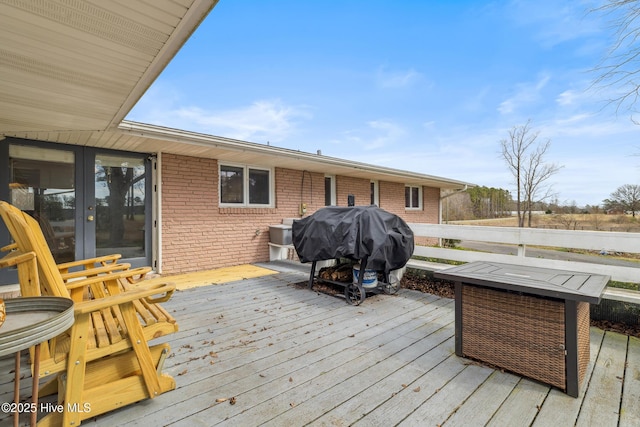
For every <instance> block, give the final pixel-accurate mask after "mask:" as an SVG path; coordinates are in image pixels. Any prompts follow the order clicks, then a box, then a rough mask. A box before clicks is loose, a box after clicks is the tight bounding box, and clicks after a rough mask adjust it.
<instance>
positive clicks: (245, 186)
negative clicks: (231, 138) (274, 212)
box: [218, 162, 276, 208]
mask: <svg viewBox="0 0 640 427" xmlns="http://www.w3.org/2000/svg"><path fill="white" fill-rule="evenodd" d="M223 166H231V167H234V168H242V169H243V181H242V189H243V196H244V202H243V203H223V202H222V189H221V188H220V172H221V169H222V167H223ZM249 169H258V170H264V171H268V172H269V203H268V204H259V203H249ZM274 189H275V173H274V169H273V168H269V167H265V166H257V165H244V164H240V163H229V162H218V206H220V207H221V208H273V207H275V205H276V203H275V191H274Z"/></svg>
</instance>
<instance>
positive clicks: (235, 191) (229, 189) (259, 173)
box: [219, 165, 273, 207]
mask: <svg viewBox="0 0 640 427" xmlns="http://www.w3.org/2000/svg"><path fill="white" fill-rule="evenodd" d="M219 176H220V205H226V206H254V207H255V206H265V207H270V206H273V195H272V194H273V180H272V178H271V177H272V171H271V170H270V169H263V168H258V167H253V166H238V165H220V175H219Z"/></svg>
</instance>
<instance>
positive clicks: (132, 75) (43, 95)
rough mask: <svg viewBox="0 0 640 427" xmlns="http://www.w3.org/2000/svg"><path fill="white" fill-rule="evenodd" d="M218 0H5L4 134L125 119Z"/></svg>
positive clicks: (99, 126) (109, 124) (0, 101)
mask: <svg viewBox="0 0 640 427" xmlns="http://www.w3.org/2000/svg"><path fill="white" fill-rule="evenodd" d="M216 3H217V0H174V1H147V2H141V1H118V2H116V1H79V0H78V1H53V0H49V1H37V2H36V1H33V0H0V75H1V76H2V79H1V80H2V83H1V85H2V90H1V91H0V93H1V95H0V134H5V135H8V134H11V133H14V132H24V131H27V132H33V131H68V130H73V131H78V130H91V131H104V130H107V129H112V128H114V127H115V126H117V125H118V124H120V122H121V121H122V120H123V119H124V117H125V116H126V115H127V114H128V112H129V111H130V110H131V108H133V106H134V105H135V103H136V102H137V101H138V100H139V99H140V97H141V96H142V95H143V94H144V92H145V91H146V90H147V88H148V87H149V86H150V85H151V83H152V82H153V81H154V80H155V79H156V77H157V76H158V75H159V74H160V72H161V71H162V70H163V69H164V68H165V66H166V65H167V64H168V63H169V61H170V60H171V59H172V58H173V57H174V55H175V54H176V52H178V50H179V49H180V48H181V47H182V45H183V44H184V43H185V42H186V40H187V39H188V38H189V36H190V35H191V34H192V33H193V31H194V30H195V29H196V28H197V27H198V25H199V24H200V22H201V21H202V20H203V19H204V18H205V17H206V16H207V14H208V13H209V12H210V11H211V9H212V8H213V7H214V6H215V5H216Z"/></svg>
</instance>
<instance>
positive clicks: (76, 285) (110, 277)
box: [65, 267, 149, 290]
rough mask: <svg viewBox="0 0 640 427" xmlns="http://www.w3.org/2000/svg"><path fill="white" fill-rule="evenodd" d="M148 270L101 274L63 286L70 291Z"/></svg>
mask: <svg viewBox="0 0 640 427" xmlns="http://www.w3.org/2000/svg"><path fill="white" fill-rule="evenodd" d="M148 270H149V267H139V268H134V269H133V270H123V271H115V272H110V273H107V274H101V275H99V276H91V277H86V278H83V279H79V280H74V281H72V282H67V283H65V285H66V286H67V289H69V290H72V289H77V288H82V287H85V286H89V285H93V284H95V283H100V282H106V281H109V280H120V279H128V278H130V277H132V276H136V275H140V274H145V273H146V272H147V271H148ZM136 283H144V282H136Z"/></svg>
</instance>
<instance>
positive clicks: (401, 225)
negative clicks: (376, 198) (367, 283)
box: [292, 206, 414, 305]
mask: <svg viewBox="0 0 640 427" xmlns="http://www.w3.org/2000/svg"><path fill="white" fill-rule="evenodd" d="M292 239H293V246H294V247H295V249H296V252H297V253H298V257H299V258H300V261H302V262H312V263H313V264H312V267H311V275H310V277H309V287H312V285H313V280H314V277H315V270H316V263H317V262H318V261H324V260H332V259H340V258H346V259H349V260H351V261H353V262H359V263H360V271H361V272H362V273H364V272H365V271H367V270H374V271H376V272H378V273H380V274H381V275H382V276H383V279H382V280H381V281H380V284H379V285H378V288H380V289H382V290H383V291H385V292H389V291H392V290H393V285H392V284H390V283H389V273H390V272H391V271H392V270H397V269H400V268H402V267H404V266H405V265H406V263H407V261H408V260H409V258H411V255H412V254H413V249H414V240H413V232H412V231H411V228H409V226H408V225H407V224H406V223H405V222H404V220H403V219H402V218H400V217H399V216H397V215H394V214H392V213H389V212H387V211H385V210H383V209H380V208H379V207H377V206H354V207H339V206H329V207H326V208H322V209H319V210H318V211H316V212H315V213H314V214H313V215H311V216H308V217H306V218H303V219H301V220H297V221H294V222H293V225H292ZM364 276H365V274H359V275H358V281H357V283H350V282H349V283H338V284H341V285H344V286H345V296H346V298H347V302H349V303H351V304H356V305H357V304H359V303H360V302H361V301H363V300H364V298H365V296H366V291H365V289H364V287H363V286H362V283H363V279H364ZM328 281H329V282H331V281H330V280H328Z"/></svg>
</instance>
